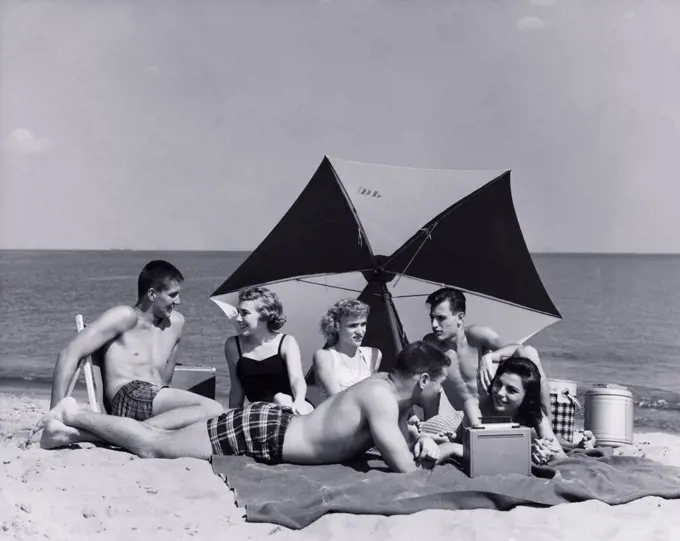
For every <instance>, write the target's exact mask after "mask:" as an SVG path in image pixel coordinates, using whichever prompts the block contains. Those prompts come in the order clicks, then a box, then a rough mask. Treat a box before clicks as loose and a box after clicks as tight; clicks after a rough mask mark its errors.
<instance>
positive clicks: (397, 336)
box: [382, 283, 406, 353]
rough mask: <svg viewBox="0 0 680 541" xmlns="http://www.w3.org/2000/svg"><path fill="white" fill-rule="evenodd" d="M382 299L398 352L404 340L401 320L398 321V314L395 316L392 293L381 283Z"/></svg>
mask: <svg viewBox="0 0 680 541" xmlns="http://www.w3.org/2000/svg"><path fill="white" fill-rule="evenodd" d="M382 293H383V301H385V307H386V308H387V317H388V319H389V321H390V329H391V330H392V338H393V339H394V346H395V350H396V353H399V352H400V351H401V350H402V348H403V347H404V344H405V342H406V340H405V336H404V334H403V332H402V331H401V322H400V321H399V316H397V310H396V308H395V307H394V303H393V302H392V294H391V293H390V292H389V290H388V289H387V284H385V283H383V284H382Z"/></svg>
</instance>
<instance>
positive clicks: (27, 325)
mask: <svg viewBox="0 0 680 541" xmlns="http://www.w3.org/2000/svg"><path fill="white" fill-rule="evenodd" d="M246 256H247V253H243V252H130V251H84V252H69V251H54V252H52V251H0V391H1V390H3V389H5V390H8V389H13V390H16V389H20V390H23V391H25V392H28V393H35V394H41V395H42V396H44V395H45V394H46V393H47V391H48V390H49V386H50V384H51V377H52V371H53V369H54V363H55V361H56V357H57V354H58V352H59V350H60V349H61V348H62V347H63V346H64V345H65V344H66V343H67V342H68V340H69V339H70V338H71V337H72V336H73V334H74V332H75V319H74V318H75V315H76V314H82V315H83V316H84V318H85V321H91V320H93V319H95V318H96V317H97V316H98V315H99V314H100V313H101V312H102V311H103V310H105V309H107V308H109V307H111V306H113V305H115V304H118V303H133V302H134V300H135V297H136V291H135V288H136V280H137V274H138V273H139V270H141V268H142V267H143V265H144V264H145V263H146V262H147V261H149V260H150V259H157V258H163V259H167V260H169V261H171V262H173V263H174V264H175V265H177V266H178V267H179V268H180V269H181V270H182V272H183V273H184V275H185V278H186V282H185V284H184V288H183V292H182V304H181V307H180V310H181V311H182V313H183V314H184V315H185V316H186V319H187V326H186V331H185V335H184V338H183V340H182V344H181V346H180V352H179V358H178V361H179V362H184V363H187V364H206V365H212V366H215V367H216V368H217V374H218V376H217V392H218V397H219V398H221V399H223V400H226V397H227V395H228V392H229V374H228V370H227V366H226V362H225V360H224V356H223V344H224V336H223V332H224V316H223V315H222V312H221V311H220V310H219V308H218V307H217V306H216V305H215V304H214V303H213V302H211V301H210V300H209V299H208V296H209V295H210V294H211V293H212V292H213V291H214V290H215V289H216V288H217V287H218V286H219V285H220V284H221V282H222V281H223V280H224V279H225V278H226V277H227V276H228V275H229V274H230V273H231V271H233V270H234V269H235V268H236V267H237V266H238V265H239V264H240V263H241V262H242V261H243V260H244V258H245V257H246ZM533 257H534V261H535V263H536V267H537V269H538V271H539V273H540V275H541V277H542V279H543V282H544V284H545V285H546V288H547V289H548V292H549V293H550V295H551V297H552V299H553V300H554V302H555V304H556V305H557V307H558V309H559V310H560V312H561V313H562V315H563V317H564V320H563V321H561V322H559V323H556V324H554V325H552V326H551V327H548V328H547V329H545V330H544V331H542V332H540V333H539V334H537V335H536V336H535V337H533V338H532V340H530V343H531V344H532V345H534V346H536V347H537V348H538V350H539V353H540V354H541V356H542V358H543V360H544V363H545V367H546V371H547V373H548V376H549V377H551V378H558V379H569V380H573V381H576V382H577V383H578V384H579V395H580V398H581V402H582V403H583V393H584V392H585V391H586V390H587V388H588V386H589V385H592V384H594V383H619V384H623V385H626V386H628V387H629V388H630V389H631V390H632V391H633V392H634V394H635V402H636V407H635V424H636V428H642V429H645V428H647V429H659V430H665V431H673V432H680V370H679V366H680V365H679V363H678V359H680V332H678V331H679V330H680V256H665V255H663V256H648V255H590V254H588V255H585V254H576V255H573V254H559V255H558V254H537V255H534V256H533ZM470 323H474V322H470ZM479 323H483V322H479ZM310 332H316V330H315V329H310ZM414 338H417V337H411V339H414Z"/></svg>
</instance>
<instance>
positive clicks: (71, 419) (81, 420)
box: [45, 397, 212, 460]
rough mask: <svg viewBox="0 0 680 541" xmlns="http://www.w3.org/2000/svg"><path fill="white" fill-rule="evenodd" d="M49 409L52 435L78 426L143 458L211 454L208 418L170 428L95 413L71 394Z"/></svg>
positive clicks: (206, 456) (64, 433)
mask: <svg viewBox="0 0 680 541" xmlns="http://www.w3.org/2000/svg"><path fill="white" fill-rule="evenodd" d="M50 413H51V420H50V422H48V423H46V425H45V431H46V433H48V436H49V437H51V438H52V439H59V437H60V436H61V437H62V439H63V438H68V434H69V433H73V431H72V430H69V429H77V430H79V431H85V432H87V433H89V434H92V435H94V436H96V437H97V438H99V439H101V440H104V441H107V442H109V443H111V444H113V445H116V446H118V447H122V448H123V449H127V450H128V451H130V452H132V453H134V454H136V455H138V456H140V457H142V458H181V457H191V458H199V459H203V460H208V459H209V458H210V456H211V454H212V446H211V444H210V439H209V437H208V429H207V420H206V419H204V420H201V421H198V422H196V423H194V424H192V425H189V426H187V427H185V428H183V429H181V430H175V431H167V430H161V429H159V428H156V427H153V426H150V425H149V424H145V423H142V422H139V421H135V420H134V419H128V418H125V417H115V416H113V415H104V414H101V413H95V412H93V411H90V410H88V409H85V408H81V407H80V406H78V404H77V403H76V401H75V400H74V399H73V398H70V397H69V398H65V399H64V400H62V401H61V402H59V404H57V405H56V406H55V407H54V408H53V409H52V410H51V412H50ZM48 430H49V432H48Z"/></svg>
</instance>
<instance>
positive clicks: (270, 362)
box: [224, 287, 313, 414]
mask: <svg viewBox="0 0 680 541" xmlns="http://www.w3.org/2000/svg"><path fill="white" fill-rule="evenodd" d="M236 322H237V323H238V325H239V328H240V331H241V335H240V336H232V337H230V338H228V339H227V341H226V343H225V345H224V355H225V357H226V358H227V364H228V365H229V374H230V376H231V391H230V393H229V407H230V408H240V407H242V406H243V402H244V400H245V399H246V398H247V399H248V401H249V402H274V403H276V404H282V405H286V406H290V407H291V408H293V410H294V411H295V412H296V413H300V414H304V413H309V412H310V411H312V409H313V407H312V406H311V404H309V403H308V402H306V401H305V395H306V394H307V384H306V383H305V378H304V374H303V372H302V360H301V358H300V347H299V346H298V343H297V340H295V337H294V336H291V335H287V334H283V333H280V332H278V331H279V329H280V328H281V327H283V325H284V324H285V322H286V316H285V315H283V307H282V306H281V301H280V300H279V298H278V296H277V295H276V293H274V292H273V291H271V290H269V289H267V288H265V287H250V288H246V289H244V290H243V291H241V292H240V293H239V304H238V317H237V318H236Z"/></svg>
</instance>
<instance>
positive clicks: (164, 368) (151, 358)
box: [36, 260, 224, 430]
mask: <svg viewBox="0 0 680 541" xmlns="http://www.w3.org/2000/svg"><path fill="white" fill-rule="evenodd" d="M183 282H184V277H183V276H182V273H180V271H179V270H177V268H175V267H174V266H173V265H172V264H170V263H168V262H167V261H160V260H157V261H151V262H149V263H148V264H147V265H146V266H145V267H144V268H143V269H142V272H141V273H140V275H139V279H138V282H137V290H138V298H137V303H136V304H135V306H116V307H115V308H111V309H109V310H107V311H106V312H104V314H102V316H101V317H100V318H99V319H97V320H96V321H94V322H92V323H91V324H90V325H88V326H87V327H86V328H85V329H84V330H82V331H81V332H79V333H78V334H77V335H76V336H75V337H74V338H73V340H71V342H70V343H69V344H68V345H67V346H66V347H65V348H64V349H63V350H62V351H61V352H60V353H59V357H58V358H57V364H56V366H55V368H54V378H53V383H52V400H51V406H50V407H54V406H56V405H57V404H58V403H59V402H60V401H61V400H62V399H63V398H64V397H65V396H66V392H67V389H68V385H69V382H70V381H71V379H72V377H73V375H74V373H75V370H76V368H77V366H78V363H79V361H80V359H82V358H84V357H87V356H89V355H92V356H93V360H96V361H99V363H100V364H101V366H102V379H103V382H104V398H105V402H106V403H107V406H110V413H111V414H112V415H116V416H119V417H130V418H132V419H136V420H138V421H145V422H149V423H151V424H153V425H155V426H157V427H160V428H165V429H174V428H180V427H183V426H187V425H189V424H191V423H194V422H196V421H197V420H199V419H206V418H208V417H211V416H215V415H219V414H220V413H222V412H223V411H224V408H222V406H221V405H220V404H219V403H218V402H216V401H214V400H210V399H209V398H205V397H203V396H200V395H198V394H195V393H192V392H189V391H185V390H181V389H171V388H170V387H168V384H169V383H170V381H171V379H172V375H173V371H174V368H175V356H176V353H177V349H178V347H179V342H180V339H181V337H182V329H183V327H184V317H183V316H182V314H180V313H179V312H177V311H176V310H175V306H177V305H178V304H179V303H180V296H179V294H180V289H181V287H182V283H183ZM107 409H109V408H108V407H107ZM42 427H43V425H42V424H41V423H39V424H38V426H37V427H36V430H40V429H41V428H42Z"/></svg>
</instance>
